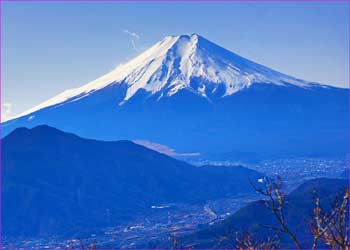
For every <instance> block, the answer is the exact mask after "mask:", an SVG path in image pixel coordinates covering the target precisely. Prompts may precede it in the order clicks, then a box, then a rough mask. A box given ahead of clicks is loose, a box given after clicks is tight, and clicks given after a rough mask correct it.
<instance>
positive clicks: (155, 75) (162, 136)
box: [2, 34, 349, 158]
mask: <svg viewBox="0 0 350 250" xmlns="http://www.w3.org/2000/svg"><path fill="white" fill-rule="evenodd" d="M348 104H349V89H343V88H336V87H331V86H327V85H322V84H317V83H313V82H308V81H304V80H301V79H297V78H294V77H291V76H288V75H285V74H282V73H279V72H277V71H275V70H272V69H270V68H267V67H265V66H262V65H260V64H257V63H254V62H252V61H250V60H247V59H245V58H243V57H241V56H239V55H237V54H235V53H233V52H230V51H228V50H226V49H224V48H222V47H220V46H218V45H216V44H214V43H212V42H210V41H208V40H206V39H205V38H203V37H201V36H198V35H196V34H193V35H191V36H187V35H183V36H172V37H166V38H164V39H163V40H162V41H160V42H158V43H157V44H155V45H154V46H153V47H151V48H150V49H148V50H146V51H145V52H144V53H142V54H141V55H139V56H138V57H136V58H135V59H133V60H131V61H130V62H128V63H126V64H124V65H122V66H120V67H118V68H117V69H115V70H113V71H112V72H110V73H108V74H106V75H104V76H102V77H100V78H98V79H97V80H95V81H92V82H90V83H88V84H87V85H84V86H82V87H80V88H77V89H72V90H68V91H65V92H63V93H61V94H59V95H58V96H56V97H54V98H52V99H50V100H48V101H47V102H44V103H42V104H40V105H38V106H37V107H34V108H33V109H31V110H29V111H27V112H24V113H23V114H22V115H20V116H18V117H16V118H13V119H11V120H9V121H6V122H4V123H3V124H2V130H3V134H4V135H6V134H8V133H9V132H11V131H12V130H14V129H15V128H17V127H28V128H31V127H34V126H37V125H41V124H47V125H50V126H53V127H57V128H59V129H62V130H64V131H69V132H73V133H75V134H78V135H81V136H84V137H87V138H95V139H100V140H121V139H128V140H134V139H141V140H147V141H151V142H156V143H160V144H164V145H167V146H169V147H171V148H174V149H176V150H177V151H179V152H199V153H200V154H201V155H202V156H203V157H206V156H209V155H216V156H220V157H227V158H230V157H231V156H234V155H235V154H236V152H241V153H243V154H245V153H247V154H262V155H269V156H271V155H288V156H291V155H327V154H344V153H346V152H347V149H348V148H347V146H348V139H347V138H348V137H347V135H348V131H349V105H348ZM230 152H232V153H230Z"/></svg>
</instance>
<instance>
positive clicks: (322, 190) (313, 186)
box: [159, 178, 349, 249]
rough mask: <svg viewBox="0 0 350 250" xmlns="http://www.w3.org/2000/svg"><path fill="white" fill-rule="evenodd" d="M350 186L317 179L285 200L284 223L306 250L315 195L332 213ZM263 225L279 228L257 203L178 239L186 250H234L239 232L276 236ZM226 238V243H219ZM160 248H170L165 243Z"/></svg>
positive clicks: (286, 244)
mask: <svg viewBox="0 0 350 250" xmlns="http://www.w3.org/2000/svg"><path fill="white" fill-rule="evenodd" d="M347 187H349V183H348V182H347V181H346V180H343V179H329V178H317V179H312V180H309V181H306V182H305V183H303V184H301V185H300V186H299V187H297V188H296V189H295V190H293V191H292V192H291V193H289V194H288V195H287V196H286V201H287V203H286V205H285V222H286V225H287V226H288V228H289V229H290V230H291V231H292V232H293V233H295V235H296V236H297V238H298V240H299V241H300V243H301V244H302V247H303V248H304V249H311V246H312V240H313V238H312V235H311V232H310V226H309V224H308V223H309V222H310V221H311V220H313V217H312V214H313V209H314V207H315V193H314V192H315V191H316V192H317V195H318V197H320V203H321V208H322V209H323V210H324V211H329V210H330V207H331V205H332V204H333V202H334V201H335V199H336V198H340V199H341V198H342V195H344V193H345V189H346V188H347ZM262 225H269V226H274V227H278V226H279V224H278V223H277V221H276V219H275V218H274V217H273V215H272V212H271V211H269V210H268V209H267V208H266V207H265V205H264V201H262V200H260V201H255V202H252V203H250V204H248V205H247V206H245V207H243V208H241V209H240V210H238V211H237V212H236V213H234V214H233V215H232V216H230V217H228V218H227V219H225V220H224V221H221V222H219V223H216V224H214V225H212V226H208V227H207V228H206V229H203V230H200V231H198V232H196V233H193V234H189V235H186V236H184V237H182V238H178V244H179V245H180V246H183V247H184V248H187V247H192V248H199V249H208V248H232V247H234V246H235V244H236V241H235V239H236V236H235V234H236V232H237V233H242V232H244V231H245V232H250V233H251V234H252V235H254V236H255V237H256V238H257V239H261V240H266V239H267V238H268V237H273V236H274V231H273V230H272V231H271V230H268V229H266V228H265V227H264V226H262ZM224 236H225V237H226V238H227V240H224V241H220V242H219V241H218V239H223V237H224ZM279 236H280V243H279V244H280V249H295V245H294V244H293V242H292V241H291V240H290V239H289V238H288V237H287V236H286V235H284V234H279ZM159 244H160V246H162V247H165V246H169V245H170V244H171V243H165V245H162V244H161V243H159ZM318 249H329V246H326V245H324V244H323V243H322V242H320V243H319V245H318Z"/></svg>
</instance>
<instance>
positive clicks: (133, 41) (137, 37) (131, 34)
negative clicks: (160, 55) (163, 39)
mask: <svg viewBox="0 0 350 250" xmlns="http://www.w3.org/2000/svg"><path fill="white" fill-rule="evenodd" d="M123 33H125V34H127V35H128V36H129V37H130V42H131V46H132V49H133V50H135V51H136V52H139V51H140V50H139V48H138V47H137V46H136V40H140V39H141V36H140V35H139V34H137V33H136V32H133V31H129V30H123Z"/></svg>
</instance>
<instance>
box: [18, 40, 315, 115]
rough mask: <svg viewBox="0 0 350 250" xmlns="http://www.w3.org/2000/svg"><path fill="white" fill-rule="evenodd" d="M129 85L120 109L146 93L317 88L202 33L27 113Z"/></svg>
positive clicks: (164, 45)
mask: <svg viewBox="0 0 350 250" xmlns="http://www.w3.org/2000/svg"><path fill="white" fill-rule="evenodd" d="M122 83H124V84H127V91H126V93H125V94H124V98H123V100H122V101H121V102H119V105H122V104H124V103H125V102H127V101H128V100H130V99H131V98H132V97H133V96H134V95H135V94H136V93H137V92H138V91H141V90H144V91H146V92H147V93H148V94H149V95H154V94H155V95H157V96H158V99H159V98H163V97H169V96H172V95H174V94H176V93H177V92H178V91H179V90H182V89H186V90H189V91H191V92H192V93H195V94H196V95H198V96H201V97H204V98H207V99H208V100H209V101H211V99H212V97H213V96H216V97H225V96H229V95H232V94H234V93H236V92H237V91H240V90H242V89H244V88H248V87H249V86H251V85H252V84H253V83H262V84H275V85H279V86H285V85H288V84H292V85H295V86H300V87H312V86H314V85H315V84H312V83H310V82H307V81H304V80H300V79H296V78H294V77H291V76H288V75H285V74H282V73H279V72H277V71H275V70H272V69H270V68H267V67H265V66H262V65H260V64H257V63H254V62H252V61H250V60H247V59H245V58H243V57H241V56H239V55H237V54H235V53H233V52H230V51H228V50H226V49H224V48H222V47H220V46H218V45H216V44H214V43H212V42H210V41H208V40H207V39H205V38H204V37H202V36H199V35H197V34H192V35H181V36H167V37H165V38H164V39H163V40H161V41H160V42H158V43H156V44H155V45H153V46H152V47H151V48H149V49H147V50H146V51H145V52H143V53H142V54H140V55H139V56H137V57H136V58H134V59H132V60H131V61H129V62H128V63H126V64H124V65H121V66H119V67H117V68H116V69H115V70H113V71H111V72H109V73H108V74H105V75H103V76H102V77H100V78H98V79H96V80H94V81H92V82H90V83H88V84H86V85H84V86H82V87H79V88H75V89H71V90H67V91H64V92H63V93H61V94H59V95H57V96H55V97H53V98H51V99H49V100H48V101H46V102H44V103H42V104H40V105H38V106H36V107H34V108H32V109H30V110H28V111H26V112H24V113H23V114H21V115H20V116H22V115H25V114H29V113H32V112H34V111H37V110H39V109H42V108H45V107H49V106H52V105H56V104H59V103H64V102H67V101H69V102H72V101H77V100H79V99H81V98H85V97H87V96H89V95H90V94H92V93H94V92H96V91H98V90H100V89H103V88H105V87H108V86H110V85H113V84H122Z"/></svg>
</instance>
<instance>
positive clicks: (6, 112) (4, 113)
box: [1, 102, 13, 121]
mask: <svg viewBox="0 0 350 250" xmlns="http://www.w3.org/2000/svg"><path fill="white" fill-rule="evenodd" d="M12 107H13V104H12V103H10V102H4V103H3V104H2V107H1V121H4V120H7V119H8V118H9V116H10V115H11V114H12Z"/></svg>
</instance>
